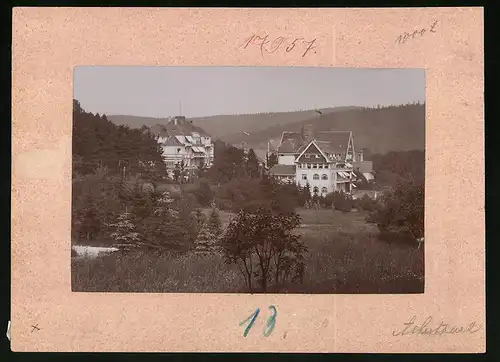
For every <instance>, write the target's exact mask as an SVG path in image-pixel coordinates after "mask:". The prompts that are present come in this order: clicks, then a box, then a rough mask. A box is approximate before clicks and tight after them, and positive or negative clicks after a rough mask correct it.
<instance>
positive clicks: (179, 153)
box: [153, 117, 214, 170]
mask: <svg viewBox="0 0 500 362" xmlns="http://www.w3.org/2000/svg"><path fill="white" fill-rule="evenodd" d="M155 127H156V128H155V129H154V130H153V132H154V133H155V134H156V135H157V139H158V143H159V144H160V145H161V147H162V149H163V158H164V161H165V164H166V166H167V169H168V170H172V169H174V168H175V167H176V165H179V166H180V165H181V164H182V165H183V167H184V169H196V168H199V167H202V166H203V167H210V166H212V164H213V161H214V144H213V143H212V138H211V137H210V135H208V134H207V133H206V132H204V131H203V130H202V129H201V128H199V127H195V126H193V124H192V123H191V122H189V121H187V120H186V118H185V117H174V118H173V119H171V120H169V122H168V123H167V124H166V125H161V126H160V125H159V126H155Z"/></svg>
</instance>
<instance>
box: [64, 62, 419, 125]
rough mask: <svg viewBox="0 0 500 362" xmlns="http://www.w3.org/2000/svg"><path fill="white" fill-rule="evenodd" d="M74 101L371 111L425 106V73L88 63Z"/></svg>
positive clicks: (134, 110)
mask: <svg viewBox="0 0 500 362" xmlns="http://www.w3.org/2000/svg"><path fill="white" fill-rule="evenodd" d="M74 98H75V99H77V100H78V101H80V104H81V106H82V108H83V109H84V110H85V111H87V112H92V113H100V114H103V113H104V114H107V115H116V114H121V115H134V116H144V117H158V118H163V117H168V116H175V115H183V116H186V117H188V118H189V117H203V116H212V115H221V114H245V113H260V112H285V111H296V110H309V109H315V108H328V107H338V106H365V107H371V106H377V105H390V104H395V105H396V104H405V103H411V102H413V101H415V102H420V103H423V102H425V71H424V70H423V69H364V68H320V67H153V66H152V67H145V66H136V67H132V66H131V67H98V66H80V67H75V71H74Z"/></svg>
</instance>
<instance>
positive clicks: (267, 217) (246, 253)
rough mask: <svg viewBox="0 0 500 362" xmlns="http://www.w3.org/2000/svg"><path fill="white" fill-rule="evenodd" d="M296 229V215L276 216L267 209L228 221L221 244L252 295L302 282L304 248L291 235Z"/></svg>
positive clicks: (297, 219) (241, 214) (241, 215)
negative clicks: (256, 292)
mask: <svg viewBox="0 0 500 362" xmlns="http://www.w3.org/2000/svg"><path fill="white" fill-rule="evenodd" d="M299 225H300V217H299V216H298V215H297V214H288V215H283V214H278V215H275V214H272V213H271V212H270V211H269V210H268V209H261V210H259V211H258V212H257V213H256V214H250V213H247V212H245V211H240V212H239V213H238V215H237V216H236V217H235V218H234V219H233V220H232V221H231V223H230V224H229V226H228V228H227V230H226V233H225V235H224V237H223V240H222V245H223V250H224V254H225V257H226V260H227V262H228V263H230V264H236V265H237V266H238V268H239V270H240V272H241V274H242V275H243V277H244V278H245V282H246V285H247V288H248V290H249V291H250V292H251V293H252V292H253V291H254V290H256V289H257V290H259V291H262V292H266V291H268V290H269V288H272V289H273V290H274V291H277V290H279V289H280V287H282V286H283V285H284V284H286V283H288V282H292V283H294V282H295V283H297V282H298V283H300V282H301V281H302V277H303V273H304V253H305V252H306V251H307V247H306V246H305V245H304V244H303V243H302V242H301V241H300V236H299V235H297V234H296V233H294V230H295V229H296V228H297V227H299Z"/></svg>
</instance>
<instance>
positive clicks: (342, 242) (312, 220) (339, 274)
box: [72, 210, 424, 293]
mask: <svg viewBox="0 0 500 362" xmlns="http://www.w3.org/2000/svg"><path fill="white" fill-rule="evenodd" d="M299 213H300V215H301V217H302V222H303V225H302V226H301V228H300V230H299V232H300V233H301V235H302V240H303V241H304V243H305V244H306V245H307V246H308V248H309V250H308V252H307V254H306V255H305V263H306V267H305V274H304V280H303V283H302V284H294V285H285V286H284V289H283V290H282V291H281V292H288V293H422V292H423V291H424V251H423V248H422V249H420V250H419V249H417V248H415V247H412V246H408V245H405V244H397V243H393V244H388V243H386V242H383V241H381V240H380V239H379V238H378V230H377V229H376V228H375V227H374V226H373V225H370V224H367V223H366V222H365V221H364V220H365V214H363V213H361V212H348V213H343V212H340V211H332V210H300V211H299ZM230 217H231V213H225V212H221V221H222V224H223V226H227V224H228V223H229V220H230ZM72 286H73V291H98V292H102V291H110V292H174V293H206V292H208V293H221V292H222V293H241V292H246V290H245V282H244V279H243V277H242V275H241V274H240V272H239V270H238V268H237V267H236V266H235V265H228V264H225V263H224V260H223V257H222V256H221V255H218V254H214V255H199V254H195V253H187V254H173V253H168V254H162V255H159V254H154V253H138V254H128V255H127V254H122V253H120V252H118V253H113V254H110V255H106V256H103V257H100V258H97V259H83V260H82V259H74V260H73V261H72Z"/></svg>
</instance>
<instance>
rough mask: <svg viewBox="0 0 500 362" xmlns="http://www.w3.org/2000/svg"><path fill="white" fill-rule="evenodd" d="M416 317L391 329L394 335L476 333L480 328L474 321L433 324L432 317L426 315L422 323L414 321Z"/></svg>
mask: <svg viewBox="0 0 500 362" xmlns="http://www.w3.org/2000/svg"><path fill="white" fill-rule="evenodd" d="M416 319H417V317H416V316H413V317H412V318H411V319H410V320H409V321H408V322H406V323H404V326H405V327H404V328H403V329H400V330H398V331H392V335H393V336H394V337H398V336H407V335H414V334H420V335H427V336H442V335H443V334H464V333H470V334H472V333H476V332H477V331H479V330H480V329H481V325H476V322H471V323H469V324H467V325H465V326H464V325H452V324H450V323H445V322H443V321H440V323H439V324H433V323H432V322H433V321H432V320H433V318H432V317H431V316H429V317H427V318H426V319H425V320H424V321H423V323H422V324H419V323H415V321H416Z"/></svg>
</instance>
